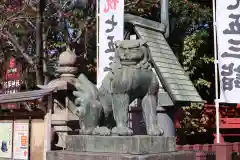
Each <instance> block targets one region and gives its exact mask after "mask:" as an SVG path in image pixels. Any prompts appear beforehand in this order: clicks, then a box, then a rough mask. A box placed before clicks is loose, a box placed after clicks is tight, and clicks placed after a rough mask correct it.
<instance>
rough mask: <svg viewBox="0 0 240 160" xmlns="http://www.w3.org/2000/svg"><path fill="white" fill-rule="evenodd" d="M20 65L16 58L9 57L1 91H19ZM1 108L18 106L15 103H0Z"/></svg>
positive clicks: (8, 92)
mask: <svg viewBox="0 0 240 160" xmlns="http://www.w3.org/2000/svg"><path fill="white" fill-rule="evenodd" d="M20 73H21V65H20V64H17V62H16V59H15V58H14V57H11V58H10V59H9V62H8V65H7V68H6V70H5V77H4V81H3V93H5V94H11V93H16V92H19V91H20V86H21V76H20V75H21V74H20ZM1 108H2V109H18V108H20V106H19V105H18V104H15V103H11V104H10V103H9V104H4V105H1Z"/></svg>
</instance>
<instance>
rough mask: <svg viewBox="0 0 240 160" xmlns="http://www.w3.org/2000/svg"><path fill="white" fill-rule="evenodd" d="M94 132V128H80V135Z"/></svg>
mask: <svg viewBox="0 0 240 160" xmlns="http://www.w3.org/2000/svg"><path fill="white" fill-rule="evenodd" d="M92 133H93V128H88V129H80V130H79V134H80V135H92Z"/></svg>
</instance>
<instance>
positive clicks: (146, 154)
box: [47, 135, 195, 160]
mask: <svg viewBox="0 0 240 160" xmlns="http://www.w3.org/2000/svg"><path fill="white" fill-rule="evenodd" d="M47 160H195V154H194V153H192V152H178V151H176V140H175V137H160V136H145V135H144V136H106V137H105V136H84V135H75V136H67V138H66V151H51V152H49V153H48V154H47Z"/></svg>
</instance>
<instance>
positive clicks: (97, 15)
mask: <svg viewBox="0 0 240 160" xmlns="http://www.w3.org/2000/svg"><path fill="white" fill-rule="evenodd" d="M96 25H97V27H96V28H97V30H96V34H97V35H96V36H97V38H96V39H97V62H96V63H97V79H98V76H99V0H97V3H96Z"/></svg>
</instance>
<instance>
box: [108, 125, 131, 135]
mask: <svg viewBox="0 0 240 160" xmlns="http://www.w3.org/2000/svg"><path fill="white" fill-rule="evenodd" d="M112 135H119V136H131V135H133V131H132V130H131V129H130V128H128V127H114V128H113V129H112Z"/></svg>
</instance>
